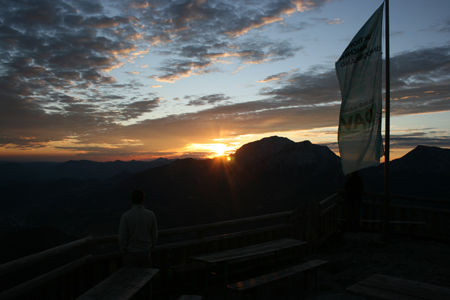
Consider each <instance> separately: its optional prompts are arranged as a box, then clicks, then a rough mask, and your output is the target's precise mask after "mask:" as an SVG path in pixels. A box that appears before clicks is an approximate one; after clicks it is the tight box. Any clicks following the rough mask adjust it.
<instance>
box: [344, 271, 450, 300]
mask: <svg viewBox="0 0 450 300" xmlns="http://www.w3.org/2000/svg"><path fill="white" fill-rule="evenodd" d="M347 290H348V291H350V292H353V293H356V294H360V295H364V296H368V297H372V298H375V299H387V300H391V299H392V300H419V299H422V300H424V299H429V300H448V299H450V289H449V288H446V287H442V286H437V285H433V284H429V283H424V282H419V281H413V280H406V279H402V278H397V277H392V276H387V275H381V274H375V275H372V276H370V277H369V278H367V279H365V280H363V281H360V282H358V283H357V284H355V285H352V286H350V287H348V288H347Z"/></svg>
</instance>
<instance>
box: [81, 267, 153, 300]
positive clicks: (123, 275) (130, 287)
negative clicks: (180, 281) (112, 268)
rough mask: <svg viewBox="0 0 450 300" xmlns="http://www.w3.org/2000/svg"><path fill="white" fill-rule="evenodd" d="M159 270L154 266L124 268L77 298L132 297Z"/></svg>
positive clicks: (84, 299)
mask: <svg viewBox="0 0 450 300" xmlns="http://www.w3.org/2000/svg"><path fill="white" fill-rule="evenodd" d="M158 272H159V270H158V269H152V268H122V269H120V270H119V271H117V272H115V273H114V274H112V275H111V276H109V277H108V278H106V279H105V280H103V281H102V282H100V283H99V284H98V285H96V286H94V287H93V288H92V289H90V290H89V291H87V292H86V293H84V294H83V295H81V296H80V297H79V298H77V299H79V300H93V299H97V300H101V299H105V300H107V299H111V300H113V299H130V298H131V297H133V296H134V295H135V294H137V293H138V292H139V291H140V290H141V289H142V288H143V287H144V286H145V285H146V284H147V283H149V282H150V280H151V279H152V278H153V277H154V276H155V275H156V274H157V273H158Z"/></svg>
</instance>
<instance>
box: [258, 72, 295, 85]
mask: <svg viewBox="0 0 450 300" xmlns="http://www.w3.org/2000/svg"><path fill="white" fill-rule="evenodd" d="M287 75H288V73H287V72H282V73H278V74H275V75H270V76H267V77H266V78H264V79H262V80H258V81H257V82H259V83H266V82H270V81H278V80H280V79H281V78H283V77H285V76H287Z"/></svg>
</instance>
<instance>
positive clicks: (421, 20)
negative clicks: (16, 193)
mask: <svg viewBox="0 0 450 300" xmlns="http://www.w3.org/2000/svg"><path fill="white" fill-rule="evenodd" d="M381 3H382V1H378V0H329V1H325V0H297V1H287V0H286V1H283V0H279V1H275V0H270V1H269V0H267V1H265V0H242V1H237V0H230V1H219V0H217V1H208V0H197V1H167V0H161V1H96V0H46V1H45V0H28V1H26V0H14V1H11V0H0V4H1V6H0V61H1V64H0V160H27V161H37V160H48V161H65V160H69V159H91V160H99V161H107V160H116V159H121V160H131V159H152V158H157V157H180V156H181V157H186V156H191V157H209V156H213V155H218V154H223V153H225V154H226V153H231V152H233V151H234V150H235V149H236V148H237V147H239V146H241V145H243V144H245V143H247V142H250V141H254V140H258V139H260V138H263V137H267V136H272V135H278V136H284V137H287V138H289V139H291V140H293V141H295V142H299V141H303V140H310V141H311V142H313V143H318V144H324V145H327V146H329V147H330V148H331V149H332V150H334V151H337V125H338V117H339V106H340V93H339V88H338V83H337V78H336V73H335V70H334V63H335V61H336V60H337V59H338V58H339V56H340V55H341V53H342V52H343V51H344V49H345V47H346V46H347V44H348V43H349V42H350V40H351V39H352V37H353V36H354V35H355V34H356V32H357V31H358V30H359V28H360V27H361V26H362V25H363V24H364V22H365V21H366V20H367V19H368V18H369V17H370V16H371V14H372V13H373V12H374V11H375V10H376V8H378V7H379V5H381ZM390 4H391V5H390V13H391V24H390V26H391V78H392V80H391V89H392V118H391V135H392V143H391V145H392V146H391V147H392V151H393V152H392V156H393V158H395V157H398V156H400V155H403V154H404V153H405V152H406V151H409V150H411V149H412V148H413V147H415V146H416V145H419V144H421V145H430V146H439V147H450V1H448V0H429V1H424V0H391V1H390ZM383 49H384V48H383ZM383 128H384V127H383ZM383 135H384V130H383Z"/></svg>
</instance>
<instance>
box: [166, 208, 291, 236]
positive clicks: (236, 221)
mask: <svg viewBox="0 0 450 300" xmlns="http://www.w3.org/2000/svg"><path fill="white" fill-rule="evenodd" d="M292 213H293V211H292V210H288V211H282V212H277V213H273V214H266V215H260V216H254V217H247V218H240V219H233V220H226V221H220V222H215V223H208V224H201V225H193V226H185V227H176V228H170V229H164V230H161V231H160V234H161V235H174V234H180V233H186V232H195V231H207V230H210V229H215V228H220V227H227V226H235V225H241V224H246V223H252V222H261V221H267V220H275V219H281V218H288V217H289V216H291V215H292Z"/></svg>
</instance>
